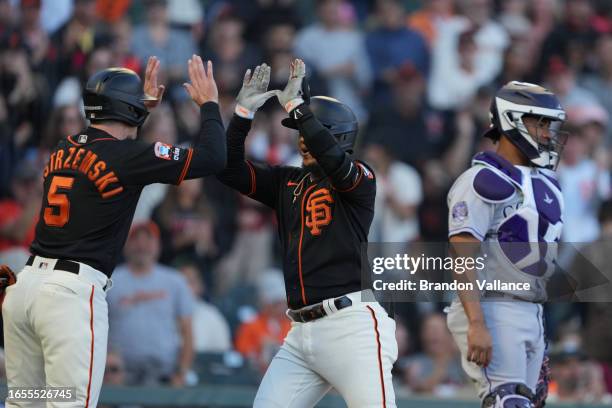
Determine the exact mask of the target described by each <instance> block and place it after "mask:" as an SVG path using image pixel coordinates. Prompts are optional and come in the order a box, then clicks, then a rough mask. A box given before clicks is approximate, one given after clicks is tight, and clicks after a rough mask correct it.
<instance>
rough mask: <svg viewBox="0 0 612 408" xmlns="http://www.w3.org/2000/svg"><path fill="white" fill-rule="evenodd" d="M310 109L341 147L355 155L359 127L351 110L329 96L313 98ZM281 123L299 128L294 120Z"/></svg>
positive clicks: (285, 120)
mask: <svg viewBox="0 0 612 408" xmlns="http://www.w3.org/2000/svg"><path fill="white" fill-rule="evenodd" d="M309 107H310V110H311V112H312V113H313V114H314V116H315V118H317V120H318V121H319V122H321V124H322V125H323V126H325V127H326V128H327V129H329V131H330V132H331V134H332V135H334V137H335V138H336V140H337V141H338V144H339V145H340V147H341V148H343V149H344V150H345V151H346V152H348V153H353V147H354V146H355V141H356V140H357V129H358V125H357V117H356V116H355V114H354V113H353V111H352V110H351V108H349V107H348V106H347V105H345V104H343V103H342V102H340V101H339V100H337V99H334V98H330V97H329V96H313V97H312V98H310V105H309ZM281 123H282V124H283V125H284V126H286V127H288V128H291V129H297V128H298V127H297V125H296V123H295V121H294V120H293V119H292V118H286V119H283V121H282V122H281Z"/></svg>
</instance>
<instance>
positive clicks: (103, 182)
mask: <svg viewBox="0 0 612 408" xmlns="http://www.w3.org/2000/svg"><path fill="white" fill-rule="evenodd" d="M118 182H119V179H118V178H117V176H115V172H114V171H111V172H109V173H106V174H105V175H103V176H102V177H100V178H99V179H98V180H97V181H96V187H98V191H99V192H100V193H101V192H102V191H104V190H106V187H108V185H109V184H110V183H118Z"/></svg>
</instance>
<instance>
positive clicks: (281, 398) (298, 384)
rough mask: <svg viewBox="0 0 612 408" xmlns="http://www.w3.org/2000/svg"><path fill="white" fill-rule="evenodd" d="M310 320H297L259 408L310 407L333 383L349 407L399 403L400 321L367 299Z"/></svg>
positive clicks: (267, 381)
mask: <svg viewBox="0 0 612 408" xmlns="http://www.w3.org/2000/svg"><path fill="white" fill-rule="evenodd" d="M347 296H348V297H350V298H351V300H352V301H353V305H352V306H349V307H347V308H344V309H341V310H339V311H336V312H335V313H332V314H330V315H328V316H325V317H323V318H320V319H317V320H313V321H311V322H307V323H299V322H293V323H292V324H291V330H290V331H289V333H288V334H287V337H286V338H285V341H284V343H283V345H282V347H281V349H280V350H279V352H278V353H277V354H276V356H274V358H273V360H272V363H271V364H270V366H269V367H268V370H267V371H266V374H265V376H264V378H263V380H262V382H261V384H260V386H259V390H258V391H257V396H256V397H255V403H254V407H255V408H310V407H313V406H314V405H315V404H316V403H317V402H318V401H319V400H320V399H321V398H323V396H324V395H325V394H326V393H327V392H328V391H329V390H330V389H331V388H332V387H333V388H335V389H336V390H337V391H338V392H339V393H340V394H341V395H342V397H343V398H344V401H345V402H346V403H347V405H348V406H349V408H374V407H376V408H381V407H383V408H392V407H393V408H394V407H395V406H396V405H395V393H394V391H393V384H392V378H391V368H392V366H393V363H394V362H395V360H396V359H397V342H396V340H395V321H394V320H393V319H391V318H390V317H389V316H388V315H387V312H386V311H385V310H384V309H383V308H382V306H380V305H379V304H378V303H377V302H371V303H364V302H361V292H355V293H351V294H348V295H347Z"/></svg>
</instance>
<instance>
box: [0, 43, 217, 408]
mask: <svg viewBox="0 0 612 408" xmlns="http://www.w3.org/2000/svg"><path fill="white" fill-rule="evenodd" d="M188 66H189V77H190V80H191V82H190V83H189V84H185V88H186V90H187V92H188V93H189V94H190V96H191V98H192V99H193V100H194V101H195V102H196V103H197V104H198V105H200V109H201V131H200V134H199V137H198V140H194V141H193V147H192V148H181V147H176V146H170V145H167V144H164V143H160V142H158V143H154V144H149V143H145V142H142V141H139V140H137V138H136V135H137V131H138V128H139V127H140V126H141V125H142V124H143V122H144V121H145V119H146V117H147V115H148V110H149V109H151V108H153V107H155V106H156V105H157V104H158V103H159V101H160V100H161V97H162V94H163V91H164V87H163V86H162V85H158V84H157V72H158V70H159V61H158V60H157V58H155V57H152V58H150V59H149V62H148V64H147V68H146V74H145V81H144V87H143V84H142V82H141V80H140V78H139V77H138V75H137V74H136V73H134V72H133V71H130V70H128V69H123V68H110V69H105V70H103V71H100V72H98V73H96V74H95V75H93V76H92V77H91V78H90V79H89V81H88V82H87V85H86V87H85V90H84V93H83V102H84V104H85V112H86V116H87V118H88V119H89V120H90V122H91V125H90V127H88V128H87V129H85V130H84V131H83V132H82V133H80V134H77V135H71V136H68V137H66V138H65V139H63V140H61V141H60V142H59V144H58V145H57V147H56V148H55V149H54V150H53V152H52V153H51V156H50V159H49V162H48V164H47V166H46V167H45V169H44V198H43V203H42V208H41V211H40V220H39V222H38V225H37V227H36V237H35V239H34V242H33V243H32V246H31V252H32V256H31V257H30V259H29V260H28V262H27V264H26V266H25V267H24V269H23V270H22V272H21V273H20V274H19V275H18V276H17V282H16V283H15V284H14V285H11V286H9V287H8V288H7V289H6V297H5V299H4V303H3V306H2V314H3V318H4V344H5V350H6V372H7V379H8V386H9V387H41V386H45V385H46V386H54V387H58V386H61V387H76V400H75V401H74V402H72V403H66V402H60V403H52V402H48V403H47V405H46V406H47V407H53V406H62V407H81V408H82V407H95V406H96V404H97V401H98V395H99V392H100V386H101V384H102V377H103V375H104V365H105V361H106V343H107V334H108V309H107V304H106V293H105V292H106V291H107V290H108V289H109V288H110V286H111V280H110V277H111V273H112V271H113V269H114V268H115V265H116V263H117V261H118V257H119V254H120V252H121V250H122V248H123V245H124V243H125V240H126V237H127V234H128V231H129V228H130V224H131V222H132V217H133V215H134V210H135V208H136V204H137V202H138V198H139V197H140V192H141V191H142V188H143V187H144V186H145V185H147V184H151V183H173V184H179V183H181V181H183V180H184V179H191V178H196V177H202V176H206V175H210V174H214V173H218V172H219V171H221V170H222V169H223V168H224V167H225V159H226V150H225V149H226V148H225V142H224V140H223V138H224V129H223V125H222V122H221V116H220V114H219V106H218V93H217V86H216V84H215V80H214V78H213V72H212V64H211V63H210V62H208V65H207V67H206V68H205V67H204V64H203V62H202V60H201V58H200V57H198V56H195V55H194V56H193V57H192V58H191V59H190V60H189V62H188ZM143 88H144V89H143ZM35 404H38V405H35ZM43 405H44V404H43ZM7 406H8V407H30V406H40V402H37V403H32V402H30V403H26V402H19V401H10V400H8V401H7Z"/></svg>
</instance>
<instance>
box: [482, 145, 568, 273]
mask: <svg viewBox="0 0 612 408" xmlns="http://www.w3.org/2000/svg"><path fill="white" fill-rule="evenodd" d="M473 164H477V165H482V166H483V168H482V170H480V171H479V172H478V173H477V174H476V175H475V177H474V181H473V188H474V192H475V193H476V194H477V195H478V196H479V197H480V198H481V199H483V200H484V201H487V202H490V203H493V204H498V205H500V206H502V208H503V207H506V208H507V204H504V203H506V202H508V201H510V200H512V201H513V202H516V201H517V200H513V198H515V197H516V196H517V195H518V196H519V200H518V203H517V204H515V205H514V207H513V211H509V212H508V213H506V211H505V210H504V211H500V212H496V214H497V219H495V220H494V225H492V229H491V231H490V233H489V234H488V235H487V238H488V239H495V240H496V241H497V242H499V244H500V247H501V250H502V252H503V253H504V255H505V257H506V258H507V260H508V261H509V262H510V263H512V264H513V265H514V266H515V267H517V268H518V269H520V270H521V271H522V272H525V273H527V274H529V275H533V276H538V277H539V276H543V275H545V274H547V272H550V271H551V268H552V267H553V265H552V261H553V260H554V258H555V257H556V243H557V242H558V240H559V238H560V237H561V230H562V227H563V220H562V211H563V197H562V194H561V190H560V188H559V183H558V182H557V180H556V179H555V176H554V173H553V172H551V171H547V170H543V169H536V168H527V167H523V168H519V167H516V166H514V165H512V164H511V163H510V162H508V161H507V160H505V159H504V158H502V157H500V156H498V155H497V154H495V153H492V152H484V153H479V154H477V155H476V156H475V157H474V159H473Z"/></svg>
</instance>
